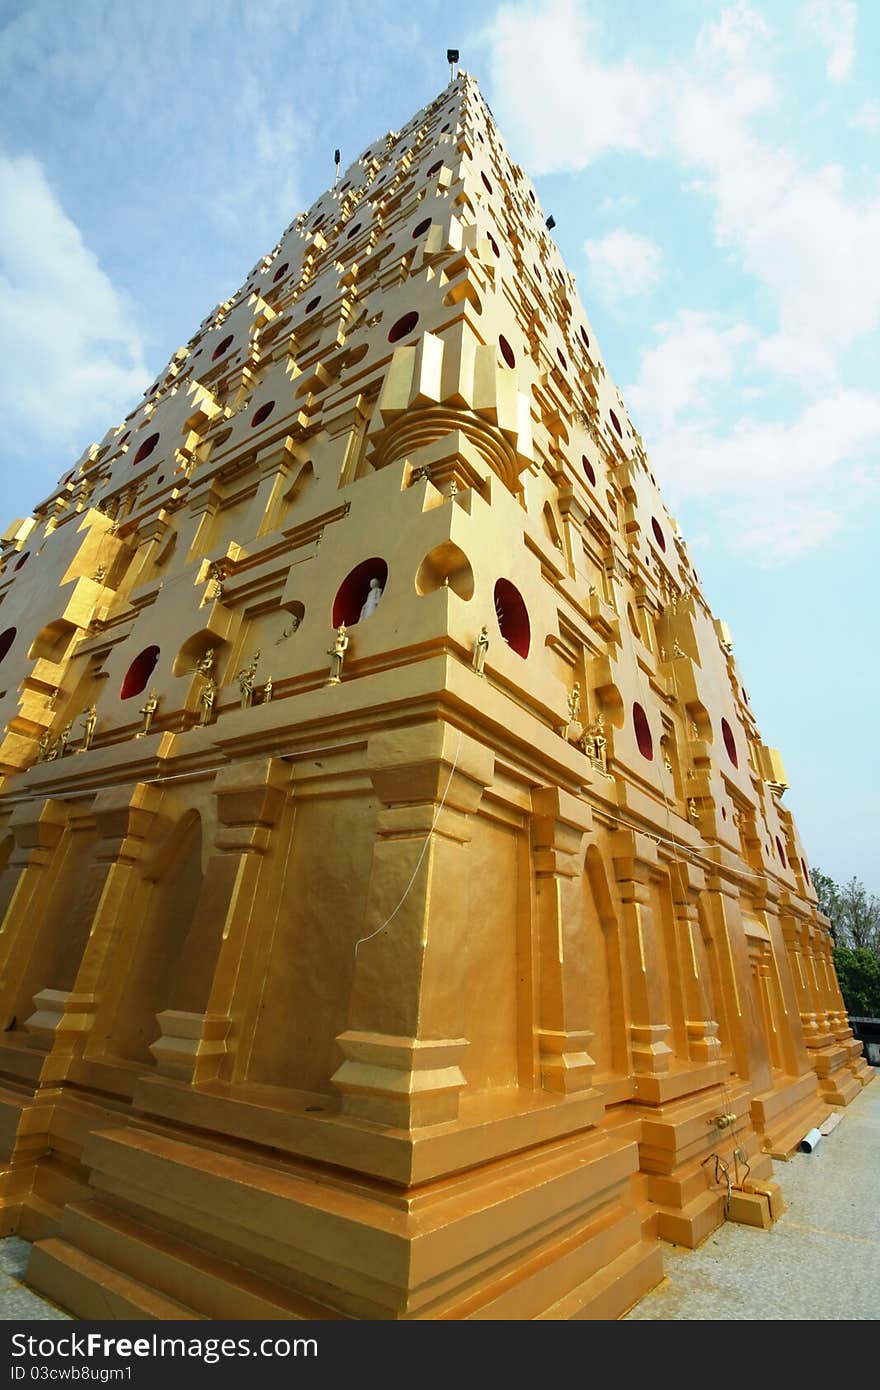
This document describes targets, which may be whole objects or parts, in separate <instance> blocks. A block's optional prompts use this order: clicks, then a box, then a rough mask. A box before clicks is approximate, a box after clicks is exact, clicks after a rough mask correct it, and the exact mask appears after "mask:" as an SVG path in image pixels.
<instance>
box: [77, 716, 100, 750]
mask: <svg viewBox="0 0 880 1390" xmlns="http://www.w3.org/2000/svg"><path fill="white" fill-rule="evenodd" d="M80 723H81V724H82V726H83V741H82V743H81V745H80V747H79V749H78V752H80V753H87V752H88V751H89V749H90V748H91V746H92V739H93V738H94V737H95V726H96V725H97V723H98V711H97V709H96V707H95V706H94V705H90V706H89V708H88V709H87V710H86V712H85V714H84V715H83V716H82V718H81V720H80Z"/></svg>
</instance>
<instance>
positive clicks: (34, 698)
mask: <svg viewBox="0 0 880 1390" xmlns="http://www.w3.org/2000/svg"><path fill="white" fill-rule="evenodd" d="M2 554H3V571H2V575H0V729H2V730H3V733H2V736H0V776H2V787H0V870H2V873H0V916H2V927H0V1009H2V1027H3V1030H4V1031H3V1034H2V1043H0V1153H2V1163H3V1166H2V1169H0V1206H2V1210H3V1212H4V1213H5V1217H6V1226H7V1229H10V1230H11V1229H18V1230H20V1231H21V1232H22V1233H23V1234H25V1235H27V1236H29V1237H30V1238H32V1239H36V1240H37V1244H36V1245H35V1247H34V1251H33V1254H32V1257H31V1263H30V1269H29V1275H28V1277H29V1279H30V1281H31V1282H32V1283H33V1284H34V1285H35V1286H36V1287H37V1288H39V1289H42V1290H44V1291H45V1292H46V1293H48V1294H49V1295H50V1296H51V1297H53V1298H55V1299H56V1300H57V1301H58V1302H59V1303H61V1304H62V1305H64V1306H66V1307H69V1308H71V1309H72V1310H73V1311H74V1312H76V1313H78V1314H80V1315H83V1316H94V1317H100V1318H103V1317H106V1316H108V1312H109V1313H112V1314H113V1315H116V1316H126V1315H133V1314H136V1315H147V1316H157V1317H161V1316H168V1317H187V1316H196V1317H227V1316H230V1317H287V1318H303V1317H313V1316H314V1317H327V1318H337V1317H342V1318H384V1319H398V1318H469V1317H473V1318H569V1317H594V1318H597V1317H611V1316H616V1315H618V1314H620V1313H621V1312H623V1311H624V1310H625V1309H626V1308H627V1307H629V1306H630V1305H631V1304H632V1303H633V1302H634V1301H635V1300H636V1299H638V1298H639V1297H640V1296H641V1295H642V1294H643V1293H644V1292H645V1291H646V1290H647V1289H648V1288H650V1287H651V1286H652V1285H653V1284H655V1283H656V1282H657V1281H658V1280H659V1279H660V1277H661V1274H662V1243H661V1242H662V1241H663V1240H664V1239H665V1240H674V1241H676V1242H678V1243H684V1244H691V1245H693V1244H696V1243H697V1242H698V1241H699V1240H701V1239H702V1238H703V1237H704V1236H705V1235H706V1234H707V1233H708V1232H709V1231H710V1230H712V1229H713V1227H714V1226H716V1225H717V1224H718V1223H719V1222H720V1221H721V1220H722V1219H723V1216H724V1211H723V1195H724V1194H723V1191H722V1188H721V1187H719V1186H718V1185H717V1184H715V1183H714V1182H713V1167H712V1164H711V1163H709V1164H707V1163H706V1160H707V1158H709V1157H710V1156H711V1155H712V1154H713V1153H717V1154H719V1155H720V1156H721V1158H722V1159H723V1160H724V1161H725V1162H729V1163H731V1164H734V1163H735V1164H737V1165H740V1164H741V1165H742V1166H743V1169H744V1170H745V1168H746V1166H748V1167H749V1168H750V1171H751V1178H752V1180H757V1181H759V1182H760V1181H761V1180H766V1178H767V1177H768V1176H769V1174H770V1156H771V1155H772V1154H784V1153H786V1152H788V1151H789V1150H790V1149H791V1148H792V1147H793V1146H794V1144H796V1143H797V1141H798V1140H799V1139H800V1138H801V1137H802V1135H803V1134H804V1133H805V1132H806V1131H807V1130H808V1129H809V1128H810V1127H811V1126H812V1125H813V1124H814V1123H816V1122H817V1121H818V1120H820V1119H821V1118H822V1117H823V1116H824V1115H825V1114H827V1112H828V1109H829V1107H830V1106H831V1105H843V1104H846V1103H847V1102H848V1101H849V1100H850V1099H851V1098H852V1096H853V1095H854V1094H856V1093H857V1092H858V1090H859V1089H860V1086H861V1085H862V1084H863V1083H864V1082H865V1081H866V1080H867V1079H869V1076H870V1073H869V1072H868V1070H867V1068H866V1067H865V1066H864V1064H863V1062H862V1061H861V1058H860V1056H859V1053H860V1045H859V1044H857V1043H855V1042H854V1041H853V1038H852V1034H851V1031H850V1029H849V1027H848V1025H847V1020H846V1014H845V1012H844V1009H843V1004H842V1000H841V996H840V991H839V988H838V986H837V981H836V979H835V976H834V970H833V966H832V963H831V957H830V950H829V937H828V930H827V922H826V921H825V920H824V919H823V918H822V917H821V916H820V915H819V913H818V912H817V907H816V895H815V892H814V891H813V887H812V884H811V882H810V876H809V871H808V868H807V864H806V860H805V857H804V851H803V849H802V847H801V844H800V841H799V838H798V833H797V829H796V826H795V824H794V821H793V819H792V816H791V814H790V812H789V810H788V808H787V806H786V804H785V801H784V791H785V775H784V772H783V770H782V765H781V761H780V759H779V755H778V754H777V753H776V751H775V750H773V749H770V748H768V747H766V746H765V745H764V744H763V743H762V742H761V738H760V735H759V733H758V730H757V727H756V724H755V720H754V718H753V716H752V713H751V710H750V708H749V704H748V700H747V697H746V694H745V691H744V689H743V686H742V681H741V677H740V674H739V670H738V668H737V664H736V659H735V656H734V654H733V651H732V648H731V643H730V640H729V636H728V634H727V631H726V629H725V627H724V624H723V623H721V622H718V621H717V620H715V619H714V618H713V616H712V614H711V612H710V610H709V608H708V606H707V603H706V600H705V598H704V596H703V594H702V591H701V588H700V583H699V578H698V576H697V574H696V572H695V570H694V568H693V565H692V563H691V560H690V557H689V555H688V551H687V547H686V545H685V542H684V540H683V538H682V536H681V535H680V533H679V530H678V527H677V526H676V524H675V521H674V519H673V518H672V517H671V516H670V515H669V513H668V511H667V510H666V508H665V506H664V504H663V501H662V498H661V495H660V492H659V489H658V486H657V482H656V480H655V478H654V475H653V473H652V471H651V465H650V462H649V459H648V456H647V453H646V451H645V447H644V445H643V442H642V440H641V438H640V437H639V435H638V433H637V431H636V429H635V427H634V425H633V424H632V422H631V420H630V418H629V415H628V413H627V410H626V406H625V404H624V402H623V399H622V397H621V395H620V393H619V391H618V390H617V388H616V387H615V386H614V383H613V382H612V380H611V378H610V376H609V374H608V372H607V370H606V368H605V366H604V364H603V362H602V358H601V355H600V353H599V350H598V346H597V344H596V341H595V335H594V333H593V331H592V328H591V326H590V323H589V321H588V319H587V316H586V314H585V312H584V309H583V308H582V306H581V304H580V302H579V300H578V297H577V293H576V290H575V285H574V281H573V278H572V276H571V275H570V274H569V272H568V271H567V269H566V267H565V265H564V264H563V262H562V259H561V257H560V255H559V252H558V250H557V248H556V247H555V245H554V243H553V241H552V238H551V236H550V234H549V231H548V229H547V227H546V225H545V218H544V215H543V213H542V212H541V210H540V208H539V206H538V201H537V197H536V194H535V190H534V188H533V187H532V185H531V183H530V181H529V179H528V178H527V176H526V175H525V174H524V172H523V171H522V169H520V168H518V167H517V166H516V165H515V164H513V163H512V161H511V159H510V156H509V155H508V153H507V151H506V149H505V147H504V144H503V141H502V139H501V137H500V135H499V133H498V130H497V129H496V127H495V124H494V121H493V119H492V116H491V113H490V112H489V109H488V107H487V105H486V103H485V101H484V99H483V98H482V96H481V94H480V92H479V89H478V87H477V84H476V82H475V81H474V80H473V78H471V77H470V76H468V75H467V74H461V75H459V76H458V77H457V78H455V80H453V81H452V82H451V83H450V85H449V86H448V87H447V88H446V89H445V91H443V92H442V93H441V94H440V96H439V97H437V99H436V100H435V101H434V102H432V103H431V105H429V106H428V107H426V108H425V109H424V110H422V111H420V112H418V113H417V115H415V116H414V117H413V119H412V120H411V121H410V122H409V123H408V124H407V125H406V127H405V128H404V129H403V130H401V131H400V132H398V133H392V134H389V135H388V136H386V137H385V138H384V139H381V140H378V141H376V142H375V143H374V144H373V145H371V146H370V147H369V148H368V149H366V150H365V151H364V153H363V154H362V155H361V156H360V158H358V159H357V160H356V161H355V162H354V163H353V164H352V165H351V167H350V168H349V169H348V170H346V172H345V173H344V175H342V176H341V177H340V180H339V183H338V186H337V187H334V189H332V190H330V191H328V192H327V193H325V194H324V195H323V196H322V197H321V198H320V199H318V201H317V202H316V203H315V204H314V205H313V206H312V207H311V208H310V209H309V210H308V212H306V213H303V214H301V215H300V216H298V217H297V218H296V219H295V221H294V222H293V223H292V224H291V226H290V227H288V228H287V230H286V231H285V232H284V234H283V235H282V237H281V239H280V241H279V242H278V244H277V246H275V247H274V248H273V249H272V250H271V251H270V253H269V254H268V255H267V256H266V257H265V258H264V259H263V260H261V261H260V262H259V263H258V264H257V265H255V266H254V267H253V269H252V271H251V272H250V274H249V275H248V277H247V279H246V281H245V283H244V284H243V285H242V288H241V290H240V291H239V292H238V293H237V294H236V295H234V296H233V297H232V298H231V299H230V300H228V301H227V302H225V303H223V304H220V305H218V306H217V307H216V308H215V309H214V310H213V311H212V312H211V313H210V314H209V315H208V316H207V317H206V318H205V320H204V321H203V323H202V324H201V326H200V327H199V329H198V331H197V332H196V333H195V335H194V336H193V338H192V339H191V340H190V342H189V343H187V345H186V346H185V347H183V348H181V349H180V350H179V351H178V352H176V353H175V355H174V357H173V358H172V360H171V362H170V363H169V364H168V366H167V368H166V369H165V370H164V371H163V372H162V373H161V374H160V375H159V377H158V378H157V379H156V381H155V382H154V383H153V385H152V386H151V387H150V389H149V390H148V391H147V392H146V393H145V395H144V398H143V400H141V401H140V402H139V403H138V404H137V405H136V406H135V407H134V409H133V410H132V411H131V412H130V414H129V415H128V416H126V418H125V420H123V421H122V422H121V423H120V424H118V425H114V426H113V427H112V428H111V429H110V430H109V431H108V432H107V434H106V435H105V436H104V438H103V439H102V440H101V441H100V443H98V444H95V445H92V446H91V447H90V448H89V449H87V450H86V452H85V453H84V454H83V455H82V457H81V458H80V459H79V460H78V462H77V463H76V464H75V466H73V467H72V469H71V470H70V471H69V472H68V473H66V474H65V476H64V477H63V478H62V479H61V481H60V483H59V485H58V487H57V488H56V489H55V491H54V492H53V493H52V494H51V496H50V497H48V498H47V499H46V500H45V501H44V502H42V503H41V504H40V505H39V506H38V507H37V508H36V509H35V511H34V514H33V516H32V517H30V518H29V519H27V520H25V521H19V522H16V523H13V525H12V526H11V527H10V528H9V529H8V530H7V532H6V533H5V536H4V537H3V550H2Z"/></svg>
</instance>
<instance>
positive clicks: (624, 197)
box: [596, 193, 639, 216]
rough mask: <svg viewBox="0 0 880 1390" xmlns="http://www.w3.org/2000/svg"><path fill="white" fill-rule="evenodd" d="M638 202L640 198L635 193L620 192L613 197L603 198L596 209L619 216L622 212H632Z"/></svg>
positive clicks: (605, 213) (606, 214)
mask: <svg viewBox="0 0 880 1390" xmlns="http://www.w3.org/2000/svg"><path fill="white" fill-rule="evenodd" d="M638 204H639V200H638V198H637V197H636V196H635V194H634V193H618V194H616V195H614V196H613V197H610V196H609V197H607V198H603V199H602V201H601V203H600V204H599V206H598V208H597V209H596V211H597V212H600V213H602V214H603V215H605V216H609V215H611V214H612V213H613V214H614V215H615V216H618V215H619V214H620V213H622V212H631V211H632V209H633V208H635V207H638Z"/></svg>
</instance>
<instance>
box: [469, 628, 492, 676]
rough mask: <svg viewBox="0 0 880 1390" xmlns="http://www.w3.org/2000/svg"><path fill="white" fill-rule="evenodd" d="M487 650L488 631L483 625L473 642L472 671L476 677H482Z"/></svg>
mask: <svg viewBox="0 0 880 1390" xmlns="http://www.w3.org/2000/svg"><path fill="white" fill-rule="evenodd" d="M488 650H489V629H488V628H487V627H486V625H485V623H484V624H483V626H482V627H481V628H480V635H479V637H478V638H477V640H476V641H475V642H474V663H473V665H474V670H475V671H476V673H477V675H478V676H482V675H483V673H484V671H483V668H484V667H485V665H486V653H487V651H488Z"/></svg>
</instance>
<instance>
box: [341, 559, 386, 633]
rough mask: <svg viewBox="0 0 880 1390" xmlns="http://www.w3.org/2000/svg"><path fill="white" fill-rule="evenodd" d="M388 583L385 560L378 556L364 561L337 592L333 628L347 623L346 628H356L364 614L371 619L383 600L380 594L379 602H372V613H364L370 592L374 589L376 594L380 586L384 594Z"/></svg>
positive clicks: (346, 577) (347, 576) (348, 575)
mask: <svg viewBox="0 0 880 1390" xmlns="http://www.w3.org/2000/svg"><path fill="white" fill-rule="evenodd" d="M374 580H375V581H376V583H375V584H374V583H373V581H374ZM387 582H388V565H387V564H386V563H385V561H384V560H382V559H380V558H379V557H378V556H374V557H373V559H372V560H362V561H361V563H360V564H359V565H356V566H355V568H354V569H353V570H351V572H350V573H349V574H347V575H346V576H345V578H344V579H343V581H342V583H341V584H340V586H339V588H338V589H337V591H336V597H335V599H334V600H333V626H334V627H339V625H340V623H345V626H346V627H354V625H355V623H359V622H360V621H361V615H362V614H363V616H364V617H365V618H368V617H371V616H372V612H373V611H375V608H376V607H378V603H381V601H382V600H381V594H380V597H379V600H378V601H373V602H372V604H371V611H370V612H369V613H364V608H365V606H366V604H367V598H368V596H369V594H370V591H371V589H372V590H373V592H375V591H376V587H377V585H378V588H379V589H380V590H381V591H382V593H384V591H385V585H386V584H387Z"/></svg>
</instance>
